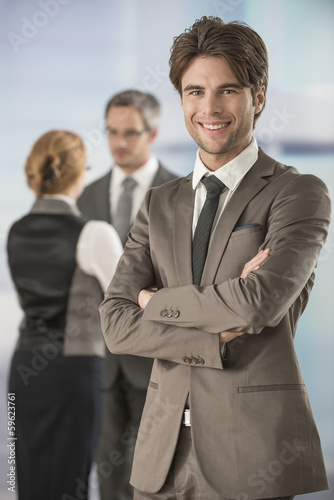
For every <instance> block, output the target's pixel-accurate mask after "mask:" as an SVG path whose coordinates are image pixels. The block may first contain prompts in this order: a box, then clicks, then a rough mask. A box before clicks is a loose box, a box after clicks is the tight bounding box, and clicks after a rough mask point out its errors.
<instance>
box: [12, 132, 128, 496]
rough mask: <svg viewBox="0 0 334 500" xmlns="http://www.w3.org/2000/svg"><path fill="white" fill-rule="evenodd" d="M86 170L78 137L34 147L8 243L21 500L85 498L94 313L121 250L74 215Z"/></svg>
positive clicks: (91, 429)
mask: <svg viewBox="0 0 334 500" xmlns="http://www.w3.org/2000/svg"><path fill="white" fill-rule="evenodd" d="M85 170H86V153H85V148H84V145H83V142H82V140H81V139H80V138H79V137H78V136H77V135H75V134H73V133H71V132H67V131H63V130H56V131H51V132H48V133H46V134H44V135H43V136H42V137H40V139H38V141H37V142H36V143H35V144H34V146H33V148H32V151H31V153H30V155H29V157H28V160H27V163H26V166H25V173H26V176H27V182H28V185H29V187H30V188H31V189H32V190H33V191H34V192H35V194H36V201H35V203H34V205H33V207H32V209H31V211H30V213H28V215H26V216H25V217H23V218H22V219H20V220H19V221H17V222H16V223H14V225H13V226H12V227H11V229H10V233H9V237H8V261H9V267H10V271H11V276H12V279H13V282H14V284H15V287H16V290H17V293H18V297H19V301H20V305H21V307H22V309H23V312H24V317H23V320H22V323H21V325H20V331H19V338H18V342H17V346H16V350H15V353H14V355H13V359H12V363H11V369H10V376H9V392H10V393H11V394H13V395H14V396H15V407H16V420H15V426H16V429H15V431H16V434H15V436H16V438H17V440H16V441H15V443H16V460H17V480H18V489H19V499H20V500H66V499H72V498H80V499H86V498H87V491H88V476H89V473H90V469H91V465H92V461H93V457H94V453H95V449H96V445H97V439H98V436H99V430H100V423H101V410H102V387H103V383H102V356H103V354H104V340H103V337H102V334H101V330H100V319H99V314H98V309H97V305H98V304H99V303H100V301H101V299H102V295H103V291H104V290H105V289H106V288H107V286H108V284H109V282H110V280H111V278H112V276H113V273H114V271H115V268H116V264H117V262H118V259H119V257H120V255H121V253H122V251H123V249H122V244H121V242H120V240H119V237H118V235H117V233H116V231H115V230H114V229H113V227H112V226H110V225H109V224H107V223H106V222H102V221H86V219H84V217H83V216H82V215H81V214H80V212H79V210H78V208H77V207H76V204H75V200H76V199H77V198H78V197H79V195H80V194H81V192H82V190H83V187H84V176H85Z"/></svg>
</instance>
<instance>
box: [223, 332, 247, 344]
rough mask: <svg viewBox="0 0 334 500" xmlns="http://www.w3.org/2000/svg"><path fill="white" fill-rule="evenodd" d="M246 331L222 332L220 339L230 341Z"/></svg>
mask: <svg viewBox="0 0 334 500" xmlns="http://www.w3.org/2000/svg"><path fill="white" fill-rule="evenodd" d="M244 333H245V332H241V333H235V332H221V333H220V334H219V340H220V342H221V343H225V342H230V341H231V340H233V339H235V338H236V337H240V336H241V335H243V334H244Z"/></svg>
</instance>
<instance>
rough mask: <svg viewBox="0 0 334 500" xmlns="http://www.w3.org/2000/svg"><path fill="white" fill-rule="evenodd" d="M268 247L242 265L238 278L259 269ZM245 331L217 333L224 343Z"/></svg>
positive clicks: (265, 257)
mask: <svg viewBox="0 0 334 500" xmlns="http://www.w3.org/2000/svg"><path fill="white" fill-rule="evenodd" d="M269 253H270V248H266V249H265V250H261V252H259V253H258V254H257V255H256V256H255V257H254V258H253V259H252V260H250V261H249V262H247V263H246V264H245V265H244V268H243V270H242V273H241V275H240V278H246V277H247V275H248V274H249V273H250V272H251V271H256V270H257V269H259V267H260V265H261V264H262V263H263V262H264V261H265V260H266V259H267V258H268V257H269ZM244 333H246V332H241V333H235V332H221V333H220V334H219V342H220V344H225V342H230V341H231V340H233V339H235V338H237V337H240V335H243V334H244Z"/></svg>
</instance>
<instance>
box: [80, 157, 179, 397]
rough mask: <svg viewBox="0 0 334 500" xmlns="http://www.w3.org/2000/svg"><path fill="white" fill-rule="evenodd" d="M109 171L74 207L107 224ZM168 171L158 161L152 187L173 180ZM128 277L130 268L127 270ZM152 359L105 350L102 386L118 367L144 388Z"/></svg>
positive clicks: (111, 381)
mask: <svg viewBox="0 0 334 500" xmlns="http://www.w3.org/2000/svg"><path fill="white" fill-rule="evenodd" d="M111 175H112V170H111V171H110V172H108V173H107V174H106V175H104V176H103V177H101V178H100V179H97V180H96V181H95V182H93V183H92V184H90V185H89V186H87V187H86V188H85V190H84V192H83V194H82V195H81V197H80V198H79V200H78V207H79V208H80V210H81V212H82V213H83V214H84V215H86V216H87V217H89V218H90V219H95V220H103V221H106V222H109V223H111V210H110V197H109V189H110V180H111ZM175 178H176V175H174V174H172V173H171V172H169V171H168V170H166V168H164V167H163V166H162V165H161V164H160V163H159V168H158V171H157V173H156V175H155V177H154V179H153V182H152V187H155V186H160V184H163V183H165V182H167V181H170V180H172V179H175ZM128 274H129V275H130V277H131V271H130V272H129V271H128ZM152 363H153V361H152V359H149V358H147V357H142V358H139V357H134V356H128V355H121V356H115V355H114V354H111V352H110V351H108V350H107V360H106V363H105V383H106V387H111V386H112V385H113V384H114V383H115V381H116V379H117V375H118V372H119V369H121V370H122V371H123V373H124V375H125V376H126V378H127V379H128V380H129V382H131V383H132V385H133V386H134V387H137V388H138V389H146V388H147V385H148V381H149V378H150V373H151V369H152Z"/></svg>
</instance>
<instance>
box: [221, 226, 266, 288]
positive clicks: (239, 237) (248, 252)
mask: <svg viewBox="0 0 334 500" xmlns="http://www.w3.org/2000/svg"><path fill="white" fill-rule="evenodd" d="M264 238H265V231H264V228H263V226H262V225H260V224H258V225H256V226H252V227H244V228H242V226H241V228H240V230H236V231H234V232H233V233H231V236H230V238H229V240H228V243H227V245H226V248H225V252H224V254H223V258H222V263H221V266H220V268H219V271H218V273H217V276H216V282H217V283H220V282H222V281H225V280H227V279H230V278H232V279H233V278H237V277H238V276H240V274H241V272H242V270H243V268H244V265H245V264H246V263H247V262H248V261H250V260H251V259H252V258H253V257H255V255H256V254H257V253H258V251H259V249H260V247H261V245H262V244H263V242H264Z"/></svg>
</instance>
